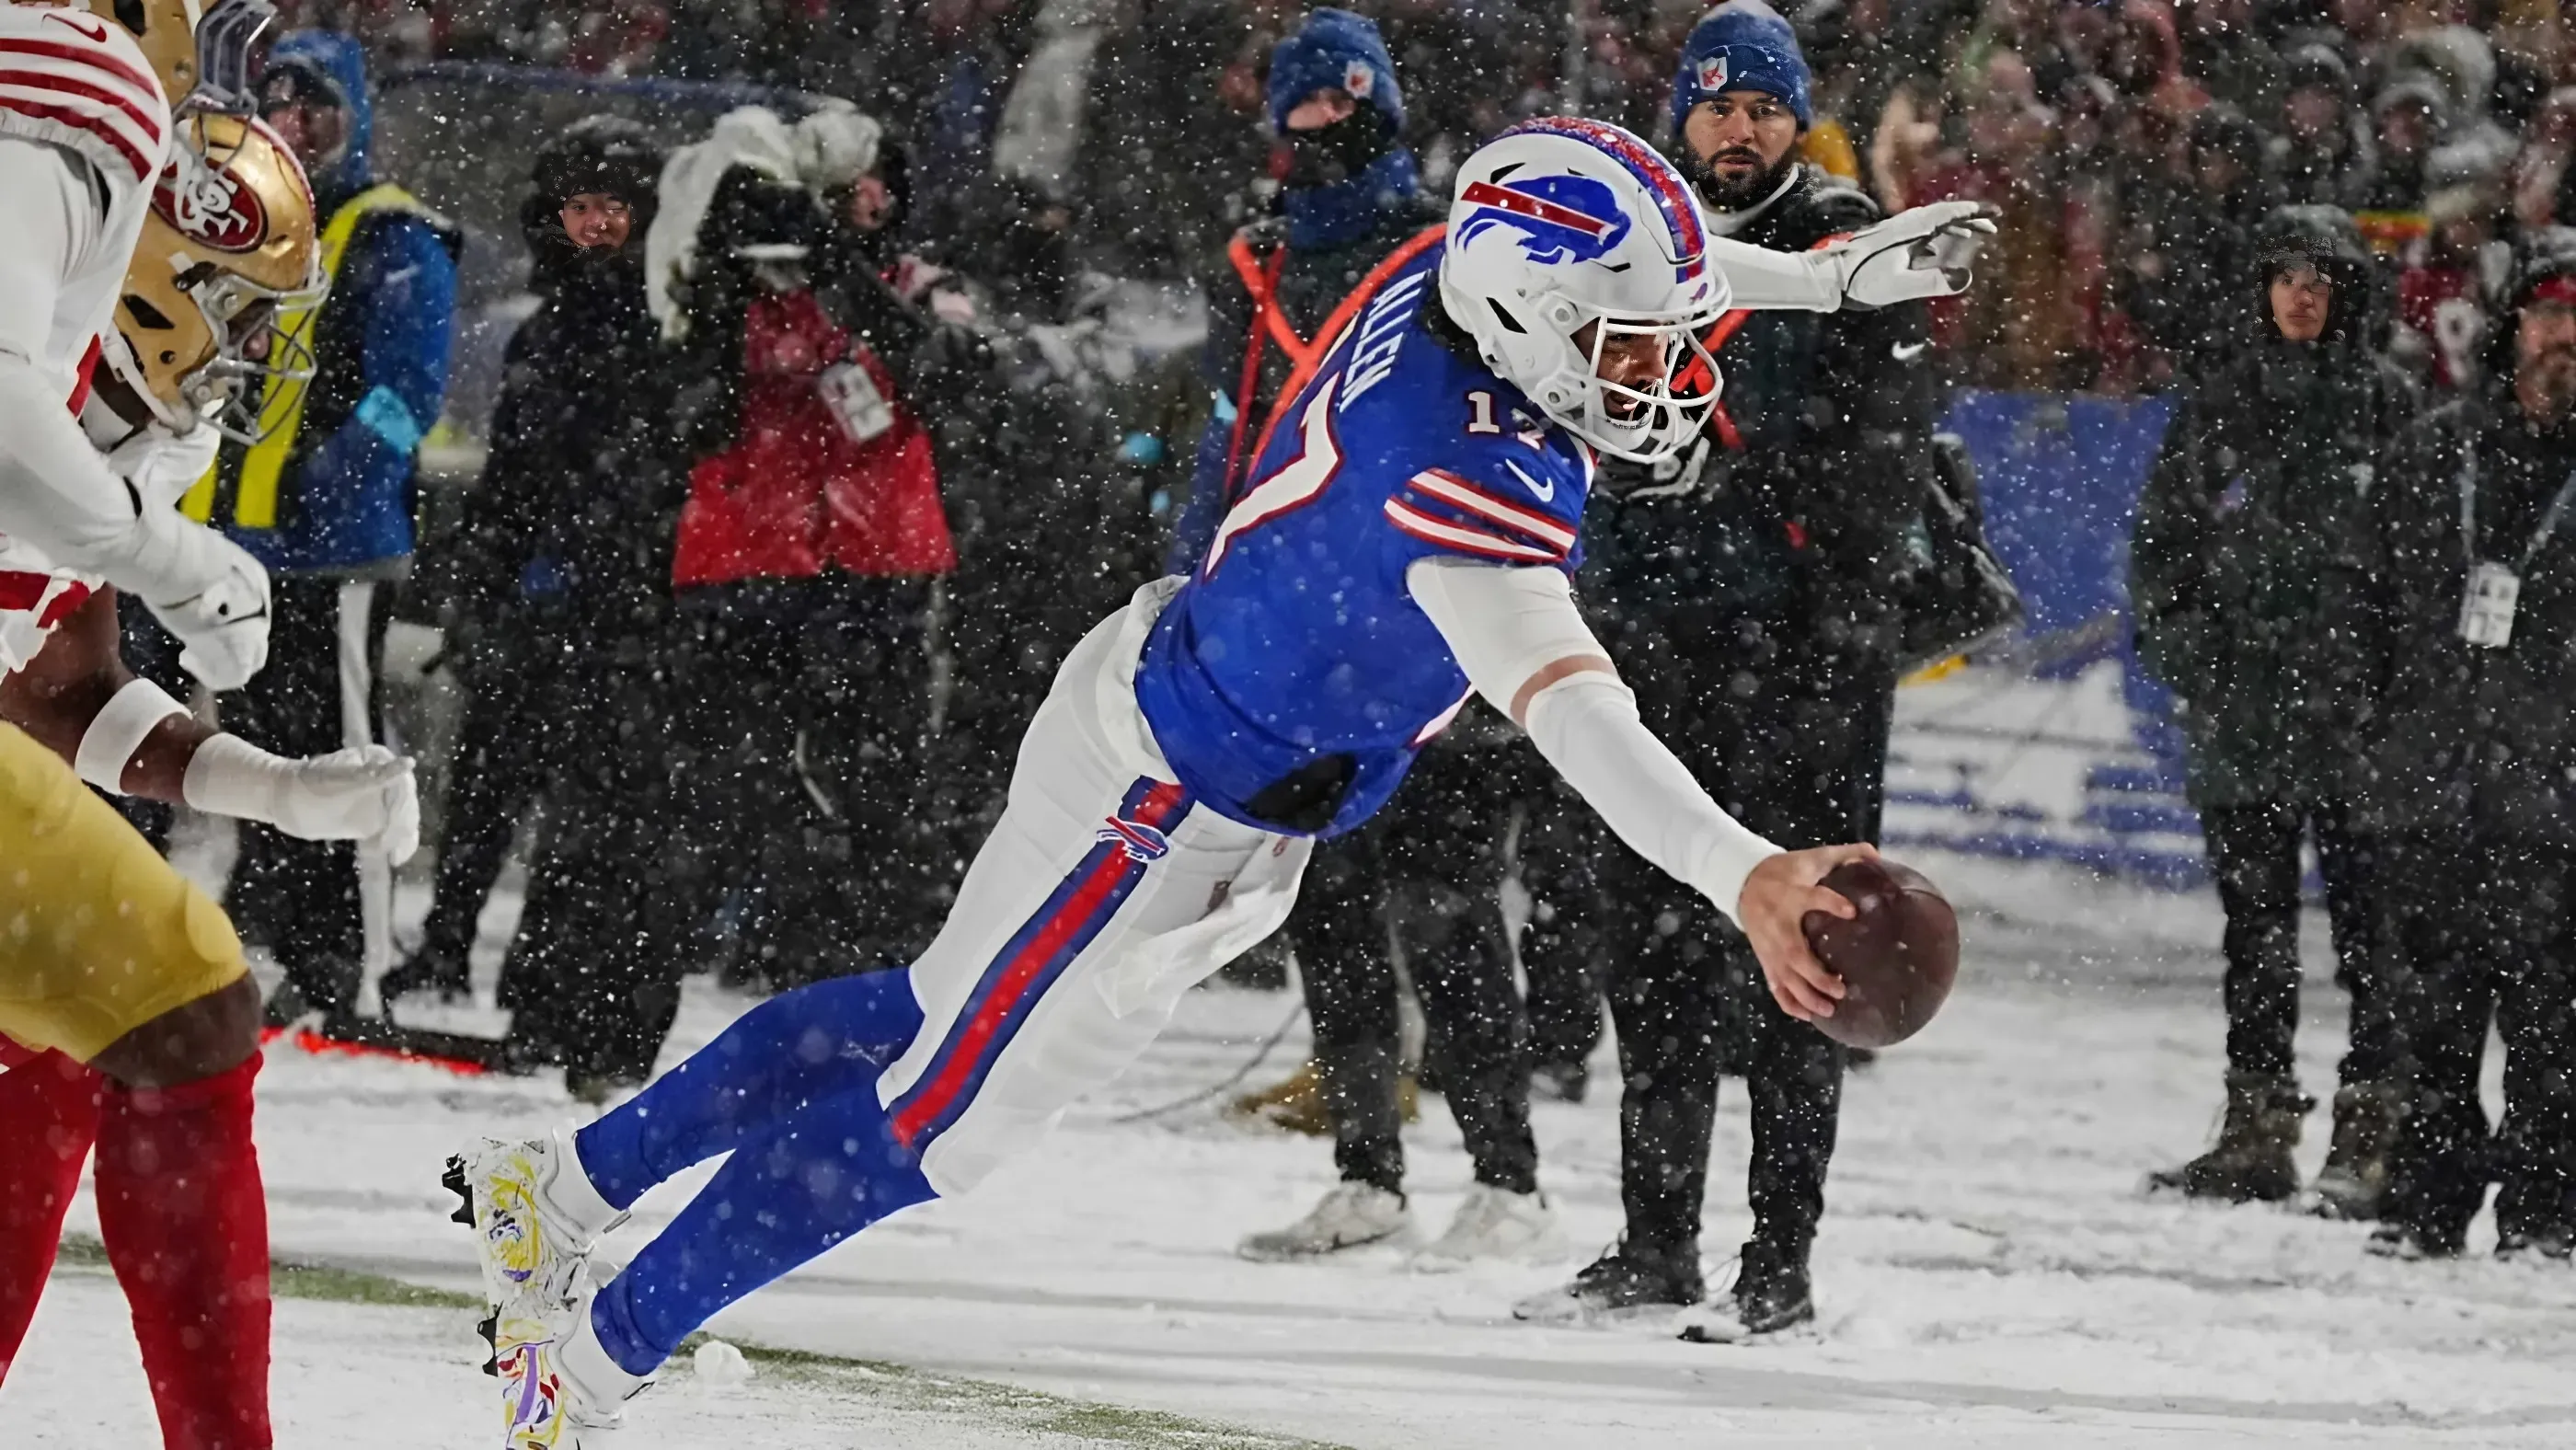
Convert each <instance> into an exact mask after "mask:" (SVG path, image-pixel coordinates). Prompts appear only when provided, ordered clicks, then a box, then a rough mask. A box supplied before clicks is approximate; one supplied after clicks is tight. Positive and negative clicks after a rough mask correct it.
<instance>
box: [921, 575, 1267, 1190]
mask: <svg viewBox="0 0 2576 1450" xmlns="http://www.w3.org/2000/svg"><path fill="white" fill-rule="evenodd" d="M1152 592H1153V591H1151V590H1148V591H1146V593H1147V594H1151V593H1152ZM1140 600H1142V601H1143V602H1142V603H1140V604H1139V605H1136V606H1131V607H1130V608H1129V609H1125V610H1121V611H1119V612H1118V613H1117V614H1113V615H1111V616H1110V617H1109V618H1108V619H1107V620H1105V621H1103V622H1102V623H1101V624H1100V626H1099V627H1098V628H1096V629H1094V630H1093V631H1092V632H1091V634H1090V635H1089V636H1088V637H1086V638H1085V639H1084V640H1083V641H1082V643H1081V644H1079V645H1077V646H1075V647H1074V650H1073V653H1072V654H1071V655H1070V656H1068V657H1067V658H1066V660H1065V662H1064V666H1063V668H1061V669H1059V670H1058V671H1057V672H1056V679H1055V686H1054V688H1053V689H1052V690H1051V691H1050V692H1049V693H1048V696H1047V701H1046V704H1045V705H1044V706H1042V707H1041V708H1040V709H1039V710H1038V714H1037V718H1036V719H1035V720H1033V721H1031V722H1030V723H1029V729H1028V733H1027V735H1026V736H1025V737H1023V739H1022V741H1021V745H1020V756H1019V763H1018V768H1017V769H1016V770H1014V771H1013V772H1012V776H1011V796H1010V803H1009V805H1008V806H1007V807H1006V808H1005V809H1004V810H1003V812H1002V817H1001V819H1000V820H998V821H995V822H994V823H993V831H992V834H991V835H989V836H987V837H986V838H985V840H984V845H983V847H982V849H980V850H979V851H977V852H976V853H975V861H974V864H973V865H972V866H970V867H968V868H967V871H966V879H965V881H964V882H963V883H962V884H961V885H960V886H959V888H958V892H957V903H956V905H955V906H954V907H953V908H952V909H951V910H950V911H949V913H948V920H947V923H946V924H945V925H943V926H942V927H941V928H940V931H939V937H938V939H937V940H936V941H933V942H932V943H931V944H930V948H929V950H927V951H925V952H923V953H922V954H921V957H920V958H919V959H918V960H916V961H915V962H914V963H913V964H912V968H911V971H910V973H909V975H910V977H911V981H912V993H913V997H914V999H915V1000H917V1001H918V1002H919V1003H920V1004H921V1017H922V1025H921V1030H920V1032H919V1033H918V1034H916V1035H915V1036H914V1038H913V1040H912V1042H911V1044H910V1045H909V1046H908V1047H906V1048H905V1049H904V1051H903V1053H902V1055H901V1056H900V1057H898V1058H896V1059H895V1061H894V1062H893V1063H892V1064H891V1065H889V1066H888V1067H887V1068H886V1070H885V1072H884V1073H883V1075H881V1076H880V1077H879V1078H878V1079H877V1099H878V1101H879V1102H881V1103H883V1104H884V1105H885V1110H886V1119H887V1122H888V1124H889V1126H890V1127H891V1128H892V1130H893V1132H894V1135H895V1137H896V1139H897V1141H899V1142H900V1143H902V1144H903V1145H904V1146H905V1147H907V1148H909V1149H910V1150H912V1152H914V1153H915V1154H917V1155H918V1156H919V1159H920V1163H921V1171H922V1173H923V1174H924V1175H925V1176H926V1177H928V1178H929V1180H930V1183H931V1186H932V1187H933V1188H935V1189H936V1190H937V1191H938V1192H939V1193H940V1194H941V1195H942V1196H948V1197H953V1196H955V1195H957V1194H959V1193H963V1192H965V1191H966V1190H968V1189H969V1188H972V1187H973V1186H974V1185H975V1184H977V1183H979V1182H981V1181H982V1180H983V1178H984V1177H985V1176H986V1175H987V1174H989V1173H990V1172H991V1171H992V1170H993V1169H994V1168H996V1167H998V1166H999V1165H1000V1164H1001V1163H1003V1162H1004V1161H1006V1160H1007V1159H1009V1158H1011V1157H1013V1156H1015V1155H1016V1154H1018V1153H1020V1152H1023V1151H1025V1150H1027V1149H1028V1148H1030V1147H1032V1146H1034V1145H1035V1144H1036V1143H1037V1142H1038V1141H1039V1140H1041V1139H1043V1138H1044V1137H1045V1136H1046V1133H1047V1131H1048V1130H1049V1129H1050V1128H1052V1127H1053V1126H1054V1124H1055V1122H1056V1120H1057V1118H1059V1117H1060V1116H1062V1114H1063V1112H1064V1110H1065V1108H1066V1107H1068V1106H1069V1105H1071V1104H1072V1103H1073V1102H1075V1101H1076V1100H1078V1099H1080V1098H1081V1097H1083V1096H1084V1095H1085V1094H1087V1093H1090V1092H1093V1091H1095V1090H1097V1089H1099V1088H1102V1087H1105V1086H1107V1085H1108V1084H1109V1083H1110V1082H1112V1081H1114V1080H1115V1079H1116V1078H1117V1077H1118V1075H1119V1074H1120V1073H1122V1072H1124V1071H1126V1069H1127V1067H1128V1065H1129V1064H1130V1063H1133V1062H1134V1061H1135V1060H1136V1059H1137V1057H1138V1056H1139V1055H1141V1054H1142V1053H1143V1052H1144V1051H1145V1048H1146V1047H1147V1045H1148V1044H1150V1043H1151V1042H1152V1041H1153V1040H1154V1035H1155V1034H1156V1033H1157V1032H1160V1031H1161V1030H1162V1028H1163V1024H1164V1023H1165V1022H1167V1021H1169V1020H1170V1019H1171V1014H1172V1010H1173V1008H1174V1007H1175V1006H1177V1005H1178V1003H1179V1002H1180V999H1181V995H1182V994H1183V993H1184V992H1186V991H1188V990H1189V988H1190V987H1191V986H1192V985H1194V984H1196V983H1197V982H1198V981H1200V980H1201V979H1202V978H1204V977H1206V976H1207V975H1208V974H1209V973H1210V972H1213V971H1215V970H1216V969H1217V968H1218V967H1221V966H1223V965H1225V962H1226V959H1227V958H1228V957H1230V956H1232V955H1233V954H1234V953H1235V952H1237V951H1240V950H1242V949H1243V948H1244V947H1246V946H1248V945H1250V943H1251V942H1253V941H1258V940H1259V939H1260V938H1261V937H1262V936H1265V935H1267V934H1268V933H1269V931H1270V930H1272V929H1274V928H1275V927H1276V926H1277V920H1275V919H1273V918H1284V917H1285V916H1286V914H1287V909H1288V903H1290V902H1292V901H1293V900H1294V899H1295V878H1296V876H1297V874H1298V872H1299V870H1301V869H1302V867H1303V865H1304V853H1303V851H1302V850H1299V849H1296V847H1302V845H1303V844H1304V843H1302V842H1298V843H1294V844H1293V845H1292V848H1291V849H1290V850H1288V851H1286V852H1285V853H1281V852H1277V851H1275V850H1274V848H1275V847H1278V846H1280V845H1281V844H1282V840H1281V837H1280V836H1278V835H1277V834H1276V833H1274V832H1270V831H1265V830H1261V829H1260V828H1258V827H1255V826H1250V825H1246V824H1244V823H1242V822H1239V821H1234V820H1229V819H1227V818H1226V817H1224V816H1222V815H1220V814H1218V813H1217V812H1215V811H1212V810H1208V809H1206V808H1205V807H1202V806H1199V805H1197V804H1196V803H1195V802H1194V801H1193V799H1192V798H1191V796H1190V794H1189V792H1188V791H1186V790H1184V789H1183V788H1182V787H1180V786H1178V785H1175V784H1173V783H1172V782H1170V781H1169V780H1166V779H1163V778H1162V775H1163V772H1164V769H1165V767H1163V766H1162V763H1161V761H1160V760H1159V758H1157V757H1155V755H1154V754H1153V748H1152V745H1151V736H1150V732H1149V731H1148V730H1147V729H1146V727H1145V722H1144V719H1143V716H1142V715H1141V713H1140V712H1139V711H1138V710H1137V708H1136V693H1135V687H1134V684H1133V681H1134V678H1135V672H1136V653H1137V650H1138V649H1139V648H1140V647H1141V645H1142V642H1143V639H1144V634H1145V630H1146V628H1147V627H1148V626H1150V625H1151V623H1152V622H1153V617H1154V615H1153V611H1154V608H1155V607H1156V606H1158V605H1159V602H1160V599H1159V598H1151V599H1148V598H1146V597H1145V595H1140ZM1274 877H1276V878H1279V879H1278V880H1275V881H1274V880H1272V879H1271V878H1274ZM1238 885H1239V886H1242V887H1245V888H1246V889H1244V890H1238V891H1229V890H1226V889H1224V888H1227V887H1231V886H1238ZM1264 888H1267V889H1264Z"/></svg>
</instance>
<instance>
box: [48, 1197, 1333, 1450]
mask: <svg viewBox="0 0 2576 1450" xmlns="http://www.w3.org/2000/svg"><path fill="white" fill-rule="evenodd" d="M57 1262H58V1263H59V1264H61V1265H63V1266H65V1267H68V1268H77V1269H94V1270H104V1269H106V1268H107V1267H108V1262H107V1251H106V1249H105V1248H104V1247H102V1246H101V1245H100V1243H99V1241H98V1240H97V1239H94V1238H91V1237H89V1236H88V1235H85V1234H70V1235H66V1236H65V1237H64V1239H63V1244H62V1250H61V1252H60V1254H59V1255H57ZM269 1282H270V1285H271V1289H272V1292H274V1293H275V1294H276V1296H277V1297H278V1298H281V1299H318V1300H323V1301H326V1302H329V1303H334V1304H369V1305H378V1306H386V1307H393V1308H404V1309H473V1310H480V1309H481V1308H482V1307H483V1300H482V1299H481V1298H480V1297H479V1296H477V1295H473V1294H459V1293H457V1292H455V1291H454V1290H451V1289H433V1288H430V1287H428V1286H426V1285H422V1284H411V1283H406V1282H404V1281H403V1280H400V1279H395V1278H390V1277H388V1276H386V1275H383V1274H375V1273H369V1272H367V1271H365V1270H363V1269H347V1268H339V1267H335V1266H333V1265H329V1264H306V1263H297V1262H294V1261H292V1260H287V1259H280V1260H277V1261H276V1262H275V1264H274V1265H272V1268H271V1278H270V1281H269ZM707 1339H708V1336H706V1335H703V1334H699V1335H692V1336H691V1337H690V1338H689V1340H688V1342H687V1343H685V1344H683V1345H681V1346H680V1352H679V1353H678V1354H676V1355H674V1356H672V1367H673V1369H674V1370H676V1371H677V1372H678V1373H680V1374H683V1375H685V1374H687V1373H689V1356H690V1355H692V1354H694V1353H696V1351H697V1348H698V1346H699V1345H701V1344H704V1343H705V1342H706V1341H707ZM733 1344H734V1347H735V1348H736V1349H739V1350H741V1351H742V1354H743V1358H745V1359H747V1360H750V1361H751V1362H752V1363H753V1364H754V1365H756V1366H758V1367H759V1370H760V1374H761V1376H762V1377H763V1378H765V1379H771V1380H776V1381H783V1382H785V1383H788V1384H794V1385H802V1386H806V1387H808V1388H811V1389H814V1390H817V1391H820V1392H822V1393H826V1394H831V1395H837V1396H841V1397H844V1398H848V1399H854V1400H863V1401H866V1402H867V1403H869V1404H871V1405H874V1406H876V1407H879V1408H881V1409H885V1410H888V1411H892V1412H895V1413H899V1414H916V1415H936V1416H940V1417H943V1418H946V1419H951V1420H961V1421H966V1422H968V1423H972V1424H977V1425H982V1426H985V1427H988V1428H992V1429H999V1430H1006V1431H1014V1432H1017V1433H1020V1434H1024V1435H1028V1436H1030V1437H1032V1438H1038V1437H1044V1438H1050V1439H1058V1440H1068V1441H1071V1442H1073V1443H1075V1444H1080V1445H1118V1446H1137V1447H1142V1450H1342V1447H1339V1446H1335V1445H1331V1444H1328V1443H1326V1442H1324V1441H1320V1440H1306V1439H1301V1438H1299V1437H1297V1436H1294V1435H1282V1434H1276V1433H1273V1432H1271V1431H1267V1430H1250V1429H1245V1428H1242V1427H1240V1426H1235V1425H1221V1424H1216V1423H1214V1422H1211V1421H1207V1420H1195V1419H1192V1418H1190V1417H1189V1416H1187V1415H1174V1414H1167V1413H1165V1412H1163V1411H1161V1410H1137V1409H1129V1408H1127V1407H1126V1406H1123V1405H1104V1404H1098V1403H1095V1402H1092V1401H1088V1400H1077V1399H1072V1398H1069V1397H1067V1396H1064V1395H1052V1394H1048V1393H1047V1392H1045V1391H1043V1390H1032V1389H1027V1388H1024V1387H1022V1386H1019V1385H1007V1384H999V1383H996V1382H993V1381H991V1380H977V1379H964V1378H960V1377H957V1376H953V1375H942V1374H932V1373H929V1372H927V1371H923V1370H917V1369H912V1368H909V1367H907V1366H904V1365H899V1364H888V1363H884V1362H882V1361H877V1360H865V1359H847V1358H843V1357H842V1356H839V1355H831V1354H816V1353H814V1352H812V1351H810V1350H802V1349H771V1348H769V1347H767V1346H764V1345H758V1344H745V1343H743V1342H741V1341H740V1340H736V1341H733Z"/></svg>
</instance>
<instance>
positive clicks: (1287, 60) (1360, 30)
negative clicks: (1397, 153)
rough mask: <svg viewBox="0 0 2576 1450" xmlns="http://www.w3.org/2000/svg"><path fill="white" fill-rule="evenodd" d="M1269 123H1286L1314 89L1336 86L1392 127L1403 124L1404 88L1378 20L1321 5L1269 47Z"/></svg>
mask: <svg viewBox="0 0 2576 1450" xmlns="http://www.w3.org/2000/svg"><path fill="white" fill-rule="evenodd" d="M1267 89H1268V91H1269V102H1270V107H1269V109H1270V128H1271V129H1272V130H1274V131H1284V130H1286V129H1287V128H1288V113H1289V112H1290V111H1291V110H1294V109H1295V108H1296V106H1297V103H1298V102H1300V101H1303V100H1304V99H1305V98H1306V97H1308V96H1311V95H1313V94H1314V93H1315V92H1317V91H1328V90H1337V91H1340V92H1341V93H1342V94H1344V95H1346V96H1349V97H1350V98H1351V99H1352V100H1354V101H1357V102H1359V103H1360V104H1361V105H1364V106H1374V107H1376V108H1377V110H1378V111H1379V113H1380V114H1382V115H1384V116H1385V117H1386V119H1387V122H1388V128H1389V129H1390V130H1392V131H1398V132H1400V131H1402V130H1403V129H1404V90H1403V88H1402V87H1401V86H1399V85H1398V84H1397V82H1396V79H1395V58H1394V57H1393V56H1391V55H1389V54H1387V50H1386V41H1385V40H1384V39H1383V38H1381V37H1380V36H1379V35H1378V33H1377V22H1375V21H1373V20H1370V19H1368V18H1367V17H1366V16H1362V15H1354V14H1352V13H1351V12H1350V11H1348V10H1336V9H1334V8H1332V7H1331V6H1324V7H1321V8H1319V9H1317V10H1314V11H1312V12H1310V13H1309V14H1308V15H1307V16H1306V23H1305V24H1303V25H1301V26H1299V27H1298V28H1297V30H1296V33H1294V34H1292V35H1290V36H1288V37H1287V38H1285V39H1283V40H1281V41H1280V42H1279V45H1278V47H1277V48H1276V49H1274V50H1272V51H1271V52H1270V80H1269V85H1268V87H1267Z"/></svg>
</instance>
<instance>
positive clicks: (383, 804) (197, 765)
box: [183, 735, 420, 866]
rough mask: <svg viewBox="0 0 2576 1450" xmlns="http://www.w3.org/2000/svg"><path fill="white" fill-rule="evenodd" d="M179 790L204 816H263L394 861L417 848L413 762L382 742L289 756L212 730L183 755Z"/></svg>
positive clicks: (290, 829)
mask: <svg viewBox="0 0 2576 1450" xmlns="http://www.w3.org/2000/svg"><path fill="white" fill-rule="evenodd" d="M183 794H184V795H185V796H186V798H187V802H188V804H189V805H190V806H191V807H193V808H194V809H197V810H200V811H204V812H205V813H207V814H208V815H217V816H236V817H239V818H240V819H242V820H246V821H264V822H266V823H268V824H269V825H272V826H275V827H276V828H277V829H279V830H281V831H284V832H285V833H286V834H288V835H290V836H296V837H300V838H302V839H304V840H307V841H358V842H361V843H363V844H362V846H361V849H362V850H366V851H369V852H371V853H376V854H381V855H383V856H384V857H385V858H386V859H387V860H389V861H391V862H392V863H393V864H395V865H397V866H399V865H401V864H402V863H403V862H404V861H407V860H409V859H410V858H411V854H412V852H414V851H416V850H419V849H420V786H419V782H418V781H417V780H416V779H415V778H414V776H413V774H412V762H411V761H410V760H409V759H408V758H407V757H404V756H400V755H396V754H394V753H393V752H392V751H390V750H388V749H386V748H385V747H383V746H381V745H361V746H353V747H351V748H349V749H347V750H334V751H332V752H331V753H330V754H328V755H316V756H312V757H310V758H307V759H303V760H288V759H285V758H283V757H281V756H276V755H271V754H269V753H268V752H267V751H265V750H262V749H260V748H259V747H258V746H256V745H253V744H251V743H250V742H249V741H247V740H244V739H242V738H241V737H240V736H238V735H217V736H215V737H213V738H212V739H209V740H207V741H206V742H205V743H204V744H202V745H200V746H198V747H197V754H196V758H195V759H193V760H191V761H189V762H188V774H187V779H186V781H185V783H184V788H183Z"/></svg>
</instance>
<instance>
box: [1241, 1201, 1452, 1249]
mask: <svg viewBox="0 0 2576 1450" xmlns="http://www.w3.org/2000/svg"><path fill="white" fill-rule="evenodd" d="M1412 1223H1413V1219H1412V1216H1411V1215H1410V1214H1408V1213H1407V1212H1406V1211H1405V1207H1404V1195H1403V1194H1401V1193H1389V1192H1387V1191H1386V1190H1385V1189H1383V1188H1379V1187H1377V1186H1376V1185H1374V1184H1368V1183H1343V1184H1337V1185H1335V1187H1334V1188H1333V1191H1332V1192H1330V1193H1327V1194H1325V1195H1324V1200H1323V1202H1321V1203H1318V1204H1316V1205H1315V1207H1314V1209H1313V1211H1311V1212H1309V1213H1308V1214H1307V1215H1306V1216H1305V1217H1304V1218H1301V1219H1299V1220H1297V1221H1296V1222H1295V1223H1292V1224H1290V1225H1288V1226H1287V1227H1286V1228H1283V1229H1274V1230H1272V1231H1271V1232H1269V1233H1258V1234H1254V1235H1252V1236H1251V1237H1250V1238H1247V1239H1245V1240H1244V1241H1243V1242H1242V1243H1241V1244H1239V1245H1237V1246H1236V1247H1235V1252H1236V1253H1239V1254H1241V1255H1243V1256H1244V1257H1245V1258H1247V1259H1257V1260H1260V1261H1261V1262H1263V1263H1284V1262H1287V1261H1289V1260H1292V1259H1317V1258H1322V1257H1323V1256H1324V1255H1326V1254H1337V1253H1340V1252H1341V1251H1342V1250H1344V1249H1356V1248H1359V1247H1360V1246H1362V1245H1364V1244H1373V1243H1377V1242H1380V1241H1381V1240H1384V1239H1390V1238H1393V1237H1395V1236H1396V1235H1397V1234H1400V1233H1402V1232H1404V1231H1405V1230H1406V1229H1407V1228H1410V1227H1411V1226H1412Z"/></svg>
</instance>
